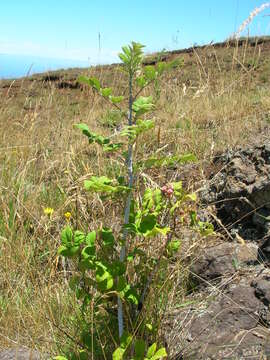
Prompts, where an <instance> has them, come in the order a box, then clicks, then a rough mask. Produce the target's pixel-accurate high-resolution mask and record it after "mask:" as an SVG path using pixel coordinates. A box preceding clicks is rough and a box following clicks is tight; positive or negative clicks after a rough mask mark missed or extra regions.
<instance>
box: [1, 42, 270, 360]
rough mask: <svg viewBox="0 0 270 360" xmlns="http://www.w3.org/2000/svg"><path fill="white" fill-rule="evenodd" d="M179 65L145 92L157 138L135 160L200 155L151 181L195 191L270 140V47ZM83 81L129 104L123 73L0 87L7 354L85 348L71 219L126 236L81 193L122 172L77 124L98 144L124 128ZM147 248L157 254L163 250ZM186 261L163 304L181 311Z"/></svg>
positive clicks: (208, 51) (200, 53)
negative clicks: (75, 343)
mask: <svg viewBox="0 0 270 360" xmlns="http://www.w3.org/2000/svg"><path fill="white" fill-rule="evenodd" d="M157 56H158V54H153V55H151V56H149V57H148V58H147V62H151V61H152V62H153V61H155V58H156V57H157ZM176 57H181V58H183V60H184V65H183V66H182V67H180V68H178V69H176V70H173V71H172V72H170V73H168V74H167V75H166V76H164V77H163V78H162V79H161V81H160V84H159V86H156V87H153V88H152V89H149V90H146V92H145V94H149V93H152V94H154V97H155V99H156V101H157V103H156V104H157V106H156V110H155V112H154V114H153V116H154V118H155V120H156V124H157V126H156V128H155V132H151V133H148V134H146V135H144V136H143V138H141V139H140V143H139V144H137V153H138V156H139V157H141V158H144V156H146V154H148V153H150V152H153V151H156V152H158V153H160V154H163V155H164V156H170V155H173V154H182V153H187V152H191V153H193V154H195V155H196V157H197V159H198V162H197V163H195V164H193V165H189V166H188V167H185V166H180V165H179V166H177V167H176V168H174V169H168V170H167V171H164V172H161V171H149V172H148V173H147V174H144V175H143V176H145V178H146V179H148V180H149V179H151V181H154V182H156V183H158V184H159V185H161V184H163V183H165V182H166V181H169V180H170V178H171V177H172V176H176V175H177V177H178V178H181V179H183V180H184V184H185V187H186V188H188V189H197V188H199V187H201V186H202V185H203V183H204V181H205V179H206V178H207V176H208V175H209V173H210V172H211V171H212V168H211V160H212V159H213V157H214V156H215V155H216V154H218V153H220V152H222V151H224V150H225V149H228V148H236V147H238V146H242V145H247V144H249V143H252V142H254V141H256V140H257V139H258V138H262V139H263V138H266V137H268V136H269V127H270V41H269V39H268V38H266V39H262V38H260V39H253V40H248V39H247V40H244V41H242V42H241V43H238V44H237V43H230V44H229V43H224V44H222V46H221V45H220V44H219V46H215V45H209V46H205V47H203V48H196V49H190V50H189V51H183V52H181V53H179V52H177V51H176V52H173V53H168V54H166V56H165V58H166V59H165V61H167V60H170V59H172V58H176ZM83 73H85V74H87V75H90V74H91V75H95V76H97V77H98V78H99V79H101V83H102V84H103V85H104V86H112V87H113V88H114V89H115V93H116V94H119V95H120V94H126V93H127V88H126V79H125V75H124V74H123V72H121V69H120V66H119V65H111V66H99V67H96V68H91V69H88V70H80V69H70V70H66V71H64V70H63V71H57V72H53V73H50V74H38V75H34V76H31V77H28V78H23V79H18V80H14V81H12V80H2V81H0V150H1V151H0V349H1V348H6V347H12V346H14V345H15V344H21V345H25V346H29V347H33V348H37V349H39V350H40V351H43V352H48V353H51V354H57V353H59V352H60V351H63V350H65V348H66V346H67V344H68V343H69V341H70V340H69V338H70V337H71V338H73V339H75V338H76V331H77V330H76V329H77V327H76V326H77V324H76V321H75V320H74V316H73V314H74V313H76V311H77V305H76V301H75V299H74V295H73V294H72V292H71V291H70V290H69V287H68V285H67V280H66V279H67V274H66V270H65V269H66V267H65V266H63V262H62V260H61V259H60V258H59V256H58V255H57V248H58V246H59V243H60V240H59V233H60V231H61V228H62V227H63V226H64V224H65V222H66V220H65V217H64V214H65V212H67V211H69V212H71V214H72V219H71V221H72V222H73V224H74V226H76V227H77V228H84V227H85V226H86V225H85V224H87V226H88V228H90V229H91V228H98V227H99V226H100V224H101V223H102V222H105V224H106V223H107V224H108V225H110V226H113V227H114V228H115V229H117V228H118V226H119V221H120V220H121V219H120V218H119V216H118V213H117V210H115V209H114V208H113V206H111V204H110V203H108V204H107V206H106V207H103V206H102V203H101V202H100V201H99V199H98V198H97V197H91V196H89V194H86V193H85V192H84V190H83V186H82V183H83V180H84V179H86V178H88V177H89V176H91V175H103V174H107V175H110V176H113V175H114V174H116V173H119V172H120V173H121V171H122V170H121V169H118V167H117V164H116V163H114V162H113V159H112V158H110V157H104V156H102V154H101V150H100V149H99V148H98V147H97V146H96V145H91V146H89V145H88V143H87V140H86V139H85V138H83V137H82V136H81V134H80V132H79V131H78V130H76V129H74V127H73V124H75V123H79V122H84V123H87V124H88V125H89V127H90V128H91V129H92V130H93V131H96V132H97V133H101V134H111V133H112V132H115V131H117V129H118V128H119V127H120V126H121V124H122V121H123V120H122V118H121V115H120V114H119V112H117V111H116V110H115V109H113V108H110V107H108V106H107V104H106V102H105V101H104V100H103V99H101V98H99V97H98V96H97V95H96V94H94V93H93V91H92V90H91V89H88V88H85V87H82V86H79V85H78V83H77V81H76V79H77V77H78V75H81V74H83ZM104 109H105V110H104ZM149 181H150V180H149ZM46 207H51V208H53V209H54V212H53V214H52V216H51V218H49V217H48V216H46V215H45V214H44V208H46ZM119 211H120V210H119ZM198 241H199V240H198ZM149 246H153V248H149V251H154V247H155V245H151V244H150V245H149ZM186 251H188V250H186ZM189 251H192V249H190V250H189ZM181 261H182V260H181V257H179V261H177V262H176V263H174V264H172V265H171V268H170V272H169V273H168V274H166V275H165V280H164V284H165V283H166V284H167V283H168V279H169V280H170V281H171V286H170V287H169V288H170V292H169V293H168V294H167V300H166V301H167V303H168V304H169V305H168V306H171V307H172V308H173V306H174V304H176V303H178V304H179V303H180V304H181V303H184V302H185V289H186V286H187V284H186V282H184V281H183V286H182V289H179V288H178V289H177V290H176V289H174V287H173V285H172V284H173V283H174V280H173V279H174V276H179V273H181V271H182V270H181V269H182V266H183V265H182V264H181ZM164 286H165V285H164ZM152 301H155V299H154V296H153V299H152ZM149 311H150V310H149ZM156 316H157V317H158V316H159V312H158V311H157V312H156ZM105 331H107V330H106V329H105ZM100 342H101V344H102V345H103V346H104V347H105V342H114V338H113V334H111V338H110V336H109V335H108V331H107V338H106V337H105V336H103V335H102V334H101V337H100ZM104 358H106V357H105V355H104Z"/></svg>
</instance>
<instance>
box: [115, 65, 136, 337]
mask: <svg viewBox="0 0 270 360" xmlns="http://www.w3.org/2000/svg"><path fill="white" fill-rule="evenodd" d="M132 81H133V73H132V72H129V100H128V125H129V126H131V125H133V124H132V122H133V121H132V104H133V91H132ZM127 170H128V186H129V188H130V192H129V194H128V197H127V200H126V206H125V214H124V225H126V224H128V223H129V214H130V205H131V198H132V193H131V190H132V187H133V146H132V144H131V143H130V144H129V145H128V157H127ZM127 234H128V232H127V230H126V229H124V231H123V245H122V247H121V250H120V261H122V262H123V261H124V260H125V257H126V239H127ZM118 330H119V338H121V336H122V335H123V332H124V316H123V303H122V300H121V298H120V297H119V296H118Z"/></svg>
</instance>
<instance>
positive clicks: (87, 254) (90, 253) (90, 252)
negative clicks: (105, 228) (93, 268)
mask: <svg viewBox="0 0 270 360" xmlns="http://www.w3.org/2000/svg"><path fill="white" fill-rule="evenodd" d="M81 254H82V257H83V259H88V258H93V257H94V256H95V255H96V248H95V246H85V247H84V248H83V250H82V252H81Z"/></svg>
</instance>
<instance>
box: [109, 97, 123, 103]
mask: <svg viewBox="0 0 270 360" xmlns="http://www.w3.org/2000/svg"><path fill="white" fill-rule="evenodd" d="M109 99H110V100H111V102H112V103H113V104H118V103H120V102H121V101H123V100H124V96H109Z"/></svg>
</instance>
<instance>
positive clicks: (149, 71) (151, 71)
mask: <svg viewBox="0 0 270 360" xmlns="http://www.w3.org/2000/svg"><path fill="white" fill-rule="evenodd" d="M143 71H144V75H145V77H146V79H147V80H148V81H151V80H155V79H156V77H157V71H156V69H155V67H154V66H152V65H148V66H145V67H144V70H143Z"/></svg>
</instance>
